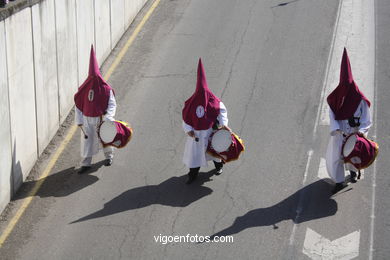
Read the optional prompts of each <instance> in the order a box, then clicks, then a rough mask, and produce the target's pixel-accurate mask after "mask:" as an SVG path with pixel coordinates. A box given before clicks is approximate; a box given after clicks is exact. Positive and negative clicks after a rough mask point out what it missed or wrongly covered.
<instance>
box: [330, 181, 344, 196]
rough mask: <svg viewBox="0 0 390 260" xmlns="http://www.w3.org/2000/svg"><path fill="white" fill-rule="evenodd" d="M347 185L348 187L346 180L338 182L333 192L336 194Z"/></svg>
mask: <svg viewBox="0 0 390 260" xmlns="http://www.w3.org/2000/svg"><path fill="white" fill-rule="evenodd" d="M345 187H347V185H346V184H345V183H344V182H339V183H336V186H334V188H333V190H332V193H333V194H336V193H337V192H339V191H341V190H342V189H344V188H345Z"/></svg>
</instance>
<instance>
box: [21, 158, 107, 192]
mask: <svg viewBox="0 0 390 260" xmlns="http://www.w3.org/2000/svg"><path fill="white" fill-rule="evenodd" d="M103 165H104V160H102V161H100V162H97V163H95V164H93V165H92V168H91V169H90V170H89V171H88V172H87V173H85V174H81V175H80V174H77V170H76V169H75V168H74V167H70V168H67V169H65V170H62V171H59V172H56V173H53V174H51V175H49V176H47V177H46V178H41V179H39V180H34V181H26V182H25V183H24V184H23V186H22V187H21V189H20V190H19V191H18V193H17V195H16V196H15V198H14V200H19V199H23V198H26V197H31V196H32V192H33V190H34V187H35V186H36V185H37V184H39V183H42V186H41V188H40V189H39V190H38V192H37V193H36V194H35V195H34V196H39V197H41V198H46V197H65V196H68V195H70V194H72V193H74V192H77V191H79V190H82V189H84V188H85V187H87V186H89V185H92V184H94V183H95V182H97V181H98V180H99V178H98V177H96V176H94V175H90V174H91V173H94V172H96V171H98V170H99V168H101V167H102V166H103Z"/></svg>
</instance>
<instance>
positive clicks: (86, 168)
mask: <svg viewBox="0 0 390 260" xmlns="http://www.w3.org/2000/svg"><path fill="white" fill-rule="evenodd" d="M89 169H91V166H81V168H80V169H79V170H78V172H77V173H78V174H83V173H86V172H88V171H89Z"/></svg>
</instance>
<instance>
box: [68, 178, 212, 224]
mask: <svg viewBox="0 0 390 260" xmlns="http://www.w3.org/2000/svg"><path fill="white" fill-rule="evenodd" d="M213 173H214V171H209V172H207V173H200V174H199V176H198V178H197V179H196V180H195V181H194V182H193V183H192V184H191V185H186V184H185V182H186V180H187V175H183V176H180V177H171V178H169V179H167V180H165V181H163V182H162V183H160V184H158V185H147V186H142V187H137V188H134V189H130V190H128V191H125V192H123V193H122V194H120V195H119V196H117V197H116V198H114V199H112V200H111V201H109V202H107V203H105V204H104V208H103V209H101V210H99V211H96V212H94V213H92V214H90V215H88V216H85V217H82V218H80V219H78V220H75V221H73V222H71V224H73V223H77V222H81V221H86V220H89V219H94V218H101V217H105V216H109V215H113V214H116V213H120V212H124V211H127V210H133V209H139V208H144V207H147V206H150V205H153V204H160V205H165V206H171V207H186V206H188V205H190V204H191V203H192V202H195V201H197V200H199V199H201V198H203V197H205V196H207V195H210V194H211V193H212V192H213V191H212V190H211V189H210V188H208V187H204V186H202V185H203V184H204V183H205V182H208V181H211V179H210V177H211V176H212V175H213Z"/></svg>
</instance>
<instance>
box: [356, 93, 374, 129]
mask: <svg viewBox="0 0 390 260" xmlns="http://www.w3.org/2000/svg"><path fill="white" fill-rule="evenodd" d="M360 109H361V111H362V114H361V116H360V126H359V132H361V133H363V134H367V133H368V130H369V129H370V127H371V123H372V122H371V116H370V108H369V106H368V104H367V102H366V101H364V100H362V101H361V103H360Z"/></svg>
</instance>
